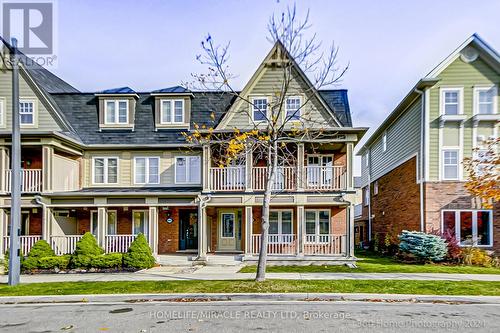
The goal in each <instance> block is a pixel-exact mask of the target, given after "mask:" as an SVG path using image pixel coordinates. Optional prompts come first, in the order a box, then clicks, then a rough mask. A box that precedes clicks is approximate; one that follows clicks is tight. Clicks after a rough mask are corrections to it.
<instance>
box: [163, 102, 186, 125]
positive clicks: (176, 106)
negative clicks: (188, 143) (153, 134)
mask: <svg viewBox="0 0 500 333" xmlns="http://www.w3.org/2000/svg"><path fill="white" fill-rule="evenodd" d="M160 123H161V124H183V123H184V100H183V99H162V100H161V106H160Z"/></svg>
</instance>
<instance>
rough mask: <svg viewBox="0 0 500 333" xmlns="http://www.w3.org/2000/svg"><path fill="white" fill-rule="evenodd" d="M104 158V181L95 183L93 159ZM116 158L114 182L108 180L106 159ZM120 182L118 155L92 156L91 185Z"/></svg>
mask: <svg viewBox="0 0 500 333" xmlns="http://www.w3.org/2000/svg"><path fill="white" fill-rule="evenodd" d="M99 158H102V159H104V161H105V162H104V182H103V183H96V181H95V176H96V173H95V160H96V159H99ZM113 158H114V159H116V183H110V182H108V159H113ZM119 183H120V158H119V157H118V156H92V185H116V184H119Z"/></svg>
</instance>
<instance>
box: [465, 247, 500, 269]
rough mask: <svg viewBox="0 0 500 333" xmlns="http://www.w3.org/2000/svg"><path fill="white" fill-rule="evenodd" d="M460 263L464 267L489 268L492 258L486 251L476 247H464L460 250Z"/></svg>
mask: <svg viewBox="0 0 500 333" xmlns="http://www.w3.org/2000/svg"><path fill="white" fill-rule="evenodd" d="M462 262H463V264H465V265H474V266H484V267H491V266H492V264H493V263H494V261H493V258H492V257H490V256H489V255H488V253H486V251H484V250H481V249H478V248H476V247H465V248H463V249H462Z"/></svg>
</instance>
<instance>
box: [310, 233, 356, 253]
mask: <svg viewBox="0 0 500 333" xmlns="http://www.w3.org/2000/svg"><path fill="white" fill-rule="evenodd" d="M346 237H347V236H346V235H328V234H322V235H305V241H304V254H307V255H329V254H345V253H346V244H347V243H346V240H347V238H346Z"/></svg>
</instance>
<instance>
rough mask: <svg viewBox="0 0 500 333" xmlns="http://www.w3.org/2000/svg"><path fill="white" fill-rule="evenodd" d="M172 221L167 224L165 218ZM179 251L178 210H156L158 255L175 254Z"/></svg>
mask: <svg viewBox="0 0 500 333" xmlns="http://www.w3.org/2000/svg"><path fill="white" fill-rule="evenodd" d="M168 217H171V218H172V219H173V222H172V223H167V218H168ZM178 250H179V209H178V208H170V209H169V210H163V209H161V208H160V209H159V210H158V253H159V254H165V253H175V252H176V251H178Z"/></svg>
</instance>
